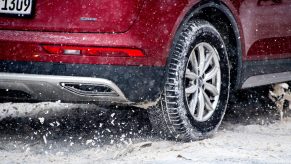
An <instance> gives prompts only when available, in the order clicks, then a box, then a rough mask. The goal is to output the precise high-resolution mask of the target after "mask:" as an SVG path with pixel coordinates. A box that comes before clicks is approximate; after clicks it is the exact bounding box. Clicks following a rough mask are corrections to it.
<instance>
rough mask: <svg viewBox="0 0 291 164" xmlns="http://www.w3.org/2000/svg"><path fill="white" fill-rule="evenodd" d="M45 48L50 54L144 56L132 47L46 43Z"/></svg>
mask: <svg viewBox="0 0 291 164" xmlns="http://www.w3.org/2000/svg"><path fill="white" fill-rule="evenodd" d="M43 48H44V50H45V51H46V52H47V53H49V54H59V55H84V56H107V57H143V56H144V54H143V52H142V51H141V50H139V49H131V48H103V47H75V46H50V45H44V46H43Z"/></svg>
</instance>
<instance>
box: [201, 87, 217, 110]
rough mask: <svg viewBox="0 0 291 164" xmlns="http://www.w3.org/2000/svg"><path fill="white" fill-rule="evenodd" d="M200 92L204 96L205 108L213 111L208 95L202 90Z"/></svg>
mask: <svg viewBox="0 0 291 164" xmlns="http://www.w3.org/2000/svg"><path fill="white" fill-rule="evenodd" d="M202 92H203V96H204V100H205V107H206V109H208V110H209V111H213V110H214V109H213V108H212V104H211V101H210V98H209V97H208V95H207V94H206V93H205V91H204V90H203V91H202Z"/></svg>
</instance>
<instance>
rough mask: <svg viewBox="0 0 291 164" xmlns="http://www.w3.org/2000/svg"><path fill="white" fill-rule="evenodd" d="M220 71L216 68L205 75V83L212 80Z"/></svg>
mask: <svg viewBox="0 0 291 164" xmlns="http://www.w3.org/2000/svg"><path fill="white" fill-rule="evenodd" d="M218 71H219V67H217V66H214V67H213V68H212V69H211V70H210V71H209V72H208V73H206V74H205V77H204V81H208V80H210V79H212V78H213V77H214V76H215V75H217V73H218Z"/></svg>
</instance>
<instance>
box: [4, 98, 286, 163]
mask: <svg viewBox="0 0 291 164" xmlns="http://www.w3.org/2000/svg"><path fill="white" fill-rule="evenodd" d="M234 108H237V109H236V112H232V113H228V114H227V115H226V118H225V120H224V121H223V123H222V126H221V128H220V129H219V131H218V133H217V134H216V136H215V137H214V138H211V139H207V140H202V141H197V142H192V143H177V142H173V141H163V140H160V139H159V138H158V137H156V136H153V135H152V134H151V133H150V124H149V122H148V119H147V118H146V114H145V113H144V112H137V111H133V110H128V109H127V110H124V109H114V110H108V109H105V108H101V107H96V106H95V105H72V104H61V103H38V104H28V103H26V104H12V103H2V104H0V160H1V161H0V163H18V162H19V163H40V161H41V162H42V163H97V162H98V163H108V162H110V163H194V162H199V163H208V162H210V163H225V162H227V163H234V162H247V163H253V162H254V163H290V162H291V118H290V115H291V114H290V113H291V112H289V113H288V114H289V118H287V119H286V120H284V121H279V120H278V115H277V114H276V112H275V111H274V110H273V109H270V108H266V107H264V108H263V107H262V106H260V105H259V103H251V104H250V103H248V102H243V104H242V105H241V104H240V105H238V106H237V107H234Z"/></svg>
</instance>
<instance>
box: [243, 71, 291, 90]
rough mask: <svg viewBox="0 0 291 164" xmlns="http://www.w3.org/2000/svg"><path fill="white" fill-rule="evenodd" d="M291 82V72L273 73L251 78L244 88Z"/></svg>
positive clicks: (244, 84)
mask: <svg viewBox="0 0 291 164" xmlns="http://www.w3.org/2000/svg"><path fill="white" fill-rule="evenodd" d="M286 81H291V72H282V73H273V74H266V75H257V76H252V77H249V78H248V79H247V80H246V81H245V82H244V83H243V85H242V88H251V87H256V86H262V85H268V84H275V83H281V82H286Z"/></svg>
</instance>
